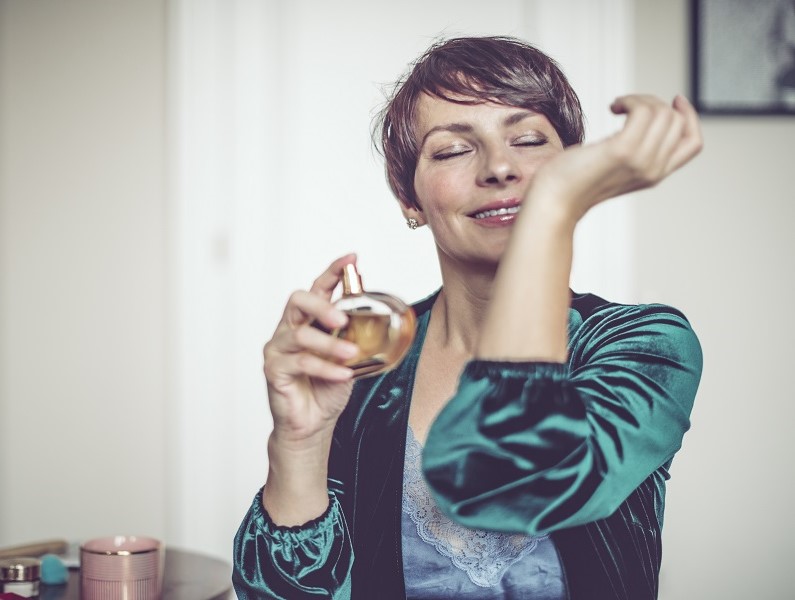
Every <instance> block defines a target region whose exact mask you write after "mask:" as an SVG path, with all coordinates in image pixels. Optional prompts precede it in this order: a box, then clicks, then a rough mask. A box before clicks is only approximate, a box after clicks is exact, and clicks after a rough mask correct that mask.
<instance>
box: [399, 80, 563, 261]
mask: <svg viewBox="0 0 795 600" xmlns="http://www.w3.org/2000/svg"><path fill="white" fill-rule="evenodd" d="M416 118H417V122H416V132H417V138H418V142H419V146H420V151H419V158H418V160H417V169H416V172H415V175H414V189H415V191H416V194H417V198H418V200H419V205H420V206H421V207H422V212H420V213H417V215H416V216H417V217H418V218H419V220H420V221H421V222H423V223H426V224H427V225H428V226H429V227H430V229H431V231H432V232H433V236H434V239H435V241H436V245H437V246H438V247H439V250H440V252H441V255H440V258H441V259H442V260H443V261H444V260H453V261H456V262H464V263H482V262H485V263H492V264H493V263H495V262H497V261H499V259H500V257H501V256H502V253H503V251H504V249H505V246H506V243H507V241H508V236H509V235H510V231H511V226H512V225H513V223H514V221H515V219H516V213H517V212H518V211H519V207H520V205H521V203H522V201H523V200H524V197H525V195H526V193H527V191H528V188H529V186H530V184H531V182H532V180H533V175H534V174H535V172H536V171H537V170H538V168H539V167H540V166H541V165H543V164H544V163H545V162H546V161H547V160H549V159H550V158H551V157H553V156H555V155H556V154H558V153H559V152H562V151H563V144H562V142H561V140H560V137H559V136H558V134H557V132H556V131H555V128H554V127H553V126H552V124H551V123H550V122H549V121H548V120H547V118H546V117H545V116H544V115H542V114H539V113H534V112H532V111H529V110H526V109H523V108H516V107H512V106H505V105H502V104H493V103H483V104H456V103H454V102H449V101H447V100H442V99H441V98H436V97H433V96H428V95H423V96H422V97H421V98H420V101H419V103H418V106H417V117H416ZM407 216H415V214H409V213H408V212H407Z"/></svg>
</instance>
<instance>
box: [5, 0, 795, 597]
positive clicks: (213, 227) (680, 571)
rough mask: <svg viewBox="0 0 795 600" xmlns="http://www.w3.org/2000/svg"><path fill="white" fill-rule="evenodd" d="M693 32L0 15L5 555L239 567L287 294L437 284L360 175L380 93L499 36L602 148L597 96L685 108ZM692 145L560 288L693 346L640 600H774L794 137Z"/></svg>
mask: <svg viewBox="0 0 795 600" xmlns="http://www.w3.org/2000/svg"><path fill="white" fill-rule="evenodd" d="M688 15H689V11H688V3H687V1H686V0H668V1H666V2H659V1H656V0H497V1H493V2H482V1H475V0H436V1H434V2H428V1H427V0H403V1H402V2H400V3H397V2H387V1H386V0H367V1H365V0H336V1H332V2H321V1H312V0H290V1H287V0H282V1H279V0H262V1H256V0H214V1H212V0H136V1H135V2H130V1H128V2H122V1H108V0H69V1H68V2H55V1H45V0H0V546H2V545H11V544H16V543H23V542H27V541H33V540H37V539H42V538H52V537H63V538H67V539H70V540H82V539H86V538H89V537H96V536H100V535H110V534H116V533H128V534H129V533H133V534H148V535H154V536H159V537H161V538H162V539H164V540H165V541H166V543H167V544H171V545H174V546H180V547H183V548H188V549H191V550H197V551H201V552H205V553H208V554H211V555H214V556H218V557H221V558H224V559H226V560H231V547H232V538H233V536H234V533H235V531H236V529H237V526H238V524H239V522H240V520H241V518H242V516H243V514H244V512H245V511H246V509H247V507H248V506H249V504H250V502H251V500H252V498H253V497H254V494H255V493H256V491H257V490H258V488H259V487H260V486H261V485H262V483H263V481H264V477H265V474H266V471H267V456H266V440H267V435H268V432H269V429H270V421H269V416H268V411H267V401H266V397H265V393H264V381H263V377H262V375H261V347H262V345H263V343H264V342H265V341H266V340H267V339H268V338H269V337H270V334H271V333H272V331H273V328H274V327H275V325H276V322H277V320H278V318H279V316H280V314H281V310H282V307H283V304H284V302H285V301H286V299H287V297H288V295H289V293H290V292H291V291H292V290H293V289H296V288H302V287H306V286H308V285H309V284H310V283H311V281H312V280H313V279H314V277H315V276H316V275H317V274H318V273H319V272H320V271H322V270H323V269H324V268H325V266H326V265H327V264H328V263H329V262H330V261H331V260H332V259H334V258H335V257H337V256H338V255H341V254H344V253H346V252H348V251H356V252H358V253H359V256H360V261H359V264H360V269H361V272H362V274H363V277H364V281H365V285H366V287H369V288H371V289H373V290H382V291H389V292H393V293H396V294H398V295H399V296H401V297H403V298H404V299H406V300H410V301H415V300H418V299H420V298H422V297H424V296H425V295H427V294H428V293H430V292H432V291H433V290H435V289H436V288H437V287H438V285H439V283H440V281H439V275H438V272H437V269H436V266H435V253H434V248H433V246H432V243H431V238H430V235H429V233H428V232H427V231H425V230H418V231H416V232H412V231H409V230H408V229H407V228H406V226H405V224H404V222H403V219H402V218H401V215H400V212H399V210H398V207H397V203H396V202H395V201H394V200H393V199H392V197H391V196H390V193H389V191H388V188H387V186H386V183H385V181H384V175H383V167H382V163H381V161H380V159H379V158H378V156H377V155H376V154H375V153H374V152H373V151H372V149H371V144H370V124H371V119H372V117H373V115H374V114H375V112H376V111H377V110H378V108H379V107H380V105H381V103H382V101H383V93H382V92H383V90H384V89H388V87H389V84H390V83H391V82H393V81H394V80H395V79H396V78H397V77H398V76H399V75H400V74H402V73H403V71H404V70H405V68H406V66H407V64H408V63H409V62H410V61H411V60H413V59H414V58H415V57H416V56H417V55H418V54H419V53H420V52H422V51H423V50H424V49H425V48H426V47H427V46H428V45H429V44H430V43H431V42H432V41H433V40H434V39H436V38H437V37H438V36H453V35H459V34H507V35H515V36H519V37H522V38H524V39H526V40H528V41H530V42H532V43H534V44H536V45H538V46H539V47H540V48H541V49H542V50H545V51H546V52H548V53H549V54H551V55H552V56H553V57H555V58H556V59H558V61H559V62H560V64H561V65H562V67H563V69H564V71H565V72H566V73H567V74H568V75H569V77H570V79H571V81H572V84H573V85H574V87H575V89H577V90H578V92H579V93H580V94H581V98H582V101H583V105H584V108H585V111H586V115H587V118H588V137H589V139H595V138H598V137H600V136H602V135H605V134H607V133H609V132H611V131H613V130H615V129H616V128H617V127H618V126H620V119H617V118H615V117H612V116H610V115H609V111H608V105H609V104H610V102H611V101H612V99H613V98H614V97H615V96H618V95H621V94H624V93H627V92H629V91H634V90H642V91H646V92H651V93H655V94H659V95H661V96H662V97H664V98H666V99H671V98H672V97H673V96H674V94H676V93H678V92H685V93H687V92H688V83H689V77H690V57H689V52H688V47H689V31H690V29H689V28H690V24H689V21H688ZM737 85H738V86H742V85H743V82H742V81H738V82H737ZM703 128H704V134H705V139H706V146H705V149H704V152H703V153H702V155H701V156H700V157H699V158H698V159H697V160H696V161H695V162H693V163H691V164H690V165H688V166H687V167H685V168H684V169H683V170H682V171H681V172H678V173H676V174H675V175H674V176H672V177H671V178H670V179H669V180H667V181H665V182H663V183H662V184H661V185H659V186H658V187H657V188H655V189H653V190H649V191H645V192H642V193H639V194H636V195H634V196H632V197H626V198H621V199H618V200H615V201H613V202H611V203H609V204H608V205H605V206H603V207H599V208H598V209H596V210H595V211H593V213H592V214H591V215H589V216H588V217H587V219H586V221H585V222H584V223H583V224H582V225H581V227H580V229H579V231H578V238H577V244H576V264H575V271H574V275H573V282H572V287H573V288H574V289H575V290H578V291H586V290H587V291H592V292H595V293H597V294H599V295H603V296H606V297H608V298H611V299H614V300H619V301H624V302H649V301H657V302H664V303H668V304H672V305H674V306H677V307H678V308H680V309H682V310H683V311H684V312H685V313H686V314H687V315H688V317H689V318H690V320H691V322H692V323H693V326H694V328H695V330H696V332H697V333H698V334H699V336H700V338H701V341H702V344H703V348H704V353H705V370H704V377H703V380H702V385H701V388H700V390H699V394H698V397H697V400H696V406H695V410H694V412H693V428H692V430H691V431H690V432H689V433H688V434H687V436H686V438H685V442H684V446H683V449H682V451H681V452H680V453H679V455H678V456H677V458H676V460H675V462H674V465H673V469H672V475H673V478H672V480H671V481H670V482H669V487H668V501H667V513H666V526H665V529H664V535H663V537H664V539H663V543H664V555H663V568H662V575H661V592H660V598H661V599H663V600H684V599H692V598H704V599H712V598H720V599H724V600H729V599H747V598H750V597H754V598H770V599H780V598H785V597H790V596H789V594H791V589H793V587H794V586H795V575H794V574H793V569H792V568H791V566H790V565H791V563H792V560H793V558H795V548H794V546H795V542H793V540H795V524H793V520H792V519H791V518H790V517H788V516H787V515H788V514H790V504H791V498H792V494H793V491H795V485H794V484H795V469H793V467H792V465H791V460H792V457H793V456H795V437H794V436H793V435H792V433H791V431H792V423H793V420H795V407H793V404H794V403H793V400H794V399H795V398H793V392H792V391H791V388H789V387H787V386H786V385H784V384H785V383H786V381H785V380H784V379H783V376H784V375H785V374H786V373H787V372H788V371H789V369H790V368H792V367H791V365H790V361H791V359H792V358H793V351H792V342H791V340H792V339H793V338H795V326H793V321H792V320H791V319H790V318H789V317H787V315H788V313H787V312H786V311H787V310H788V308H787V307H788V302H790V301H791V299H792V298H793V291H795V289H794V288H793V268H792V262H793V258H795V241H794V240H795V237H793V236H792V235H791V233H790V229H791V227H792V225H793V223H795V208H793V203H794V201H795V192H793V190H795V170H794V169H793V155H794V154H793V143H794V142H795V119H793V118H791V117H790V118H786V117H766V118H760V117H714V116H712V117H708V116H705V117H704V119H703ZM787 265H790V266H787ZM779 303H782V305H781V306H779ZM788 390H790V391H788Z"/></svg>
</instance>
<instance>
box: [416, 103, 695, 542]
mask: <svg viewBox="0 0 795 600" xmlns="http://www.w3.org/2000/svg"><path fill="white" fill-rule="evenodd" d="M611 109H612V110H613V112H615V113H617V114H626V115H627V118H626V120H625V123H624V127H623V128H622V129H621V130H620V131H619V132H618V133H617V134H615V135H613V136H611V137H609V138H607V139H605V140H602V141H600V142H598V143H595V144H589V145H585V146H577V147H573V148H569V149H567V150H566V151H565V152H563V153H561V154H560V155H558V156H557V157H555V158H553V159H551V160H550V161H549V162H548V163H546V164H545V165H544V166H543V167H542V168H541V169H539V171H538V172H537V173H536V175H535V177H534V181H533V184H532V186H531V188H530V190H529V192H528V195H527V197H526V198H525V201H524V203H523V205H522V210H521V212H520V214H519V217H518V219H517V222H516V224H515V225H514V230H513V232H512V234H511V239H510V242H509V245H508V247H507V249H506V251H505V254H504V256H503V258H502V260H501V262H500V267H499V270H498V273H497V277H496V280H495V286H494V292H493V295H492V299H491V302H490V304H489V308H488V311H487V314H486V319H485V322H484V327H483V330H482V334H481V337H480V339H479V343H478V346H477V348H476V359H477V360H476V361H474V362H473V363H470V365H469V366H468V367H467V369H466V371H465V373H464V375H463V377H462V380H461V384H460V386H459V391H458V393H457V394H456V396H454V397H453V399H452V400H451V401H450V402H449V403H448V405H447V406H446V407H445V409H444V410H443V411H442V413H441V414H440V415H439V417H438V418H437V420H436V422H435V423H434V425H433V427H432V428H431V430H430V432H429V436H428V442H427V445H426V450H425V454H424V456H425V460H424V467H425V472H426V476H427V478H428V482H429V484H430V486H431V488H432V489H433V490H434V491H435V492H436V493H437V494H438V496H437V500H438V501H439V504H440V506H441V507H442V508H443V509H444V510H446V511H447V512H448V513H450V514H453V515H454V516H455V517H456V519H457V520H459V521H461V522H463V523H464V524H467V525H469V526H472V527H485V528H489V529H504V530H506V531H527V532H529V533H534V532H538V531H544V530H550V529H556V528H560V527H565V526H572V525H576V524H581V523H584V522H588V521H591V520H594V519H598V518H603V517H606V516H608V515H609V514H610V513H611V512H612V510H615V508H616V507H617V506H618V505H619V504H620V503H621V502H622V501H623V500H624V499H625V498H626V496H627V495H628V494H629V493H630V492H631V491H632V490H633V489H634V488H635V487H637V486H638V485H639V484H640V483H641V481H643V479H645V478H646V477H648V476H649V475H650V474H651V472H652V471H654V470H655V469H657V468H658V467H660V466H661V465H663V464H664V463H665V462H666V461H667V460H668V459H670V457H671V456H672V455H673V453H674V452H675V451H676V449H677V448H678V447H679V445H680V444H681V440H682V436H683V435H684V432H685V430H686V429H687V427H688V424H689V421H688V416H689V413H690V407H691V405H692V401H693V397H694V395H695V390H696V387H697V384H698V380H699V377H700V372H701V353H700V348H699V346H698V341H697V340H696V338H695V335H694V334H693V332H692V330H691V329H690V327H689V325H688V324H687V321H686V320H685V319H684V318H683V317H681V315H678V316H677V314H675V313H673V312H669V311H665V310H662V312H660V311H659V310H653V309H648V308H645V309H644V308H638V307H636V308H627V309H626V311H628V312H627V313H626V314H624V312H622V311H618V312H616V313H614V314H610V315H602V318H603V319H604V320H603V321H602V322H600V323H599V326H598V329H599V331H602V332H604V333H603V335H600V336H596V337H595V338H593V339H592V340H591V342H589V343H585V346H587V348H588V352H587V360H585V361H584V362H582V363H577V364H575V363H574V362H573V361H572V360H571V359H573V358H575V357H574V356H569V350H570V348H569V347H568V344H569V339H568V332H567V328H568V322H569V302H570V292H569V277H570V273H571V261H572V245H573V236H574V229H575V227H576V224H577V223H578V222H579V220H580V219H581V218H582V217H583V216H584V215H585V214H586V213H587V212H588V210H589V209H590V208H592V207H593V206H595V205H596V204H598V203H600V202H602V201H604V200H607V199H608V198H612V197H614V196H618V195H621V194H624V193H627V192H631V191H634V190H638V189H643V188H646V187H651V186H653V185H655V184H657V183H658V182H659V181H661V180H662V179H664V178H665V177H667V176H668V175H669V174H671V173H672V172H673V171H675V170H677V169H678V168H680V167H681V166H682V165H684V164H685V163H687V162H688V161H689V160H690V159H691V158H693V157H694V156H695V155H696V154H697V153H698V152H699V151H700V150H701V146H702V139H701V131H700V127H699V123H698V116H697V114H696V112H695V110H694V109H693V107H692V106H691V105H690V103H689V102H688V101H687V100H686V99H685V98H683V97H681V96H677V98H676V99H675V100H674V102H673V104H672V105H671V106H668V105H666V104H664V103H663V102H662V101H660V100H658V99H657V98H654V97H652V96H626V97H623V98H620V99H618V100H616V101H615V102H614V103H613V105H612V106H611ZM660 310H661V309H660ZM592 318H593V317H592ZM583 328H584V330H586V331H587V329H588V327H586V326H585V325H584V326H583ZM613 336H615V337H613ZM580 342H582V343H584V340H580ZM580 350H583V351H584V347H574V348H572V349H571V351H572V352H573V353H576V352H578V351H580ZM570 367H575V370H574V371H570ZM509 417H510V418H509ZM468 427H474V428H475V429H474V430H469V429H468ZM483 432H488V434H484V433H483Z"/></svg>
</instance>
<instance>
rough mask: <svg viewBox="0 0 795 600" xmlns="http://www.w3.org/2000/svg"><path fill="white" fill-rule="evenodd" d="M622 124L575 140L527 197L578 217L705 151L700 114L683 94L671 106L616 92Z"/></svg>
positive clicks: (615, 104) (652, 182) (644, 185)
mask: <svg viewBox="0 0 795 600" xmlns="http://www.w3.org/2000/svg"><path fill="white" fill-rule="evenodd" d="M610 109H611V110H612V112H613V113H615V114H625V115H626V116H627V117H626V120H625V122H624V126H623V128H622V129H621V130H620V131H618V132H617V133H615V134H613V135H611V136H609V137H607V138H606V139H604V140H601V141H599V142H596V143H593V144H587V145H584V146H572V147H570V148H567V149H566V150H565V151H564V152H562V153H561V154H560V155H558V156H556V157H554V158H552V159H551V160H550V161H549V162H547V163H546V164H545V165H544V166H543V167H541V168H540V169H539V171H538V172H537V173H536V176H535V178H534V180H533V185H532V186H531V188H530V191H529V195H528V199H529V200H531V202H532V201H534V200H535V201H538V202H549V203H550V205H551V206H554V207H555V209H556V210H557V209H561V208H563V209H566V210H567V211H568V216H571V217H572V218H573V219H574V220H575V221H577V220H579V219H580V218H582V216H583V215H584V214H585V213H586V212H587V211H588V210H589V209H591V208H592V207H593V206H595V205H597V204H598V203H600V202H602V201H604V200H607V199H608V198H613V197H615V196H619V195H621V194H626V193H628V192H633V191H636V190H640V189H644V188H648V187H652V186H654V185H656V184H657V183H659V182H660V181H662V180H663V179H665V178H666V177H667V176H668V175H670V174H671V173H673V172H674V171H676V170H677V169H678V168H680V167H681V166H683V165H684V164H686V163H687V162H689V161H690V159H692V158H693V157H694V156H695V155H696V154H698V153H699V152H700V151H701V148H702V146H703V139H702V136H701V128H700V126H699V121H698V114H697V113H696V111H695V109H694V108H693V106H692V105H691V104H690V102H688V100H687V99H686V98H685V97H684V96H676V97H675V98H674V100H673V103H672V105H671V106H668V105H667V104H665V103H664V102H663V101H662V100H660V99H658V98H656V97H654V96H648V95H630V96H623V97H621V98H617V99H616V100H615V101H614V102H613V104H611V105H610Z"/></svg>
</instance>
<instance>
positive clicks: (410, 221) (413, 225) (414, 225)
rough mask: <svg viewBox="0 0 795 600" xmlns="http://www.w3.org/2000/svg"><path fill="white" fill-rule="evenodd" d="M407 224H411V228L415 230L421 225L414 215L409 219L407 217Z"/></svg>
mask: <svg viewBox="0 0 795 600" xmlns="http://www.w3.org/2000/svg"><path fill="white" fill-rule="evenodd" d="M406 225H408V226H409V229H411V230H414V229H417V227H419V226H420V222H419V221H418V220H417V219H415V218H414V217H409V218H408V219H406Z"/></svg>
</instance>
